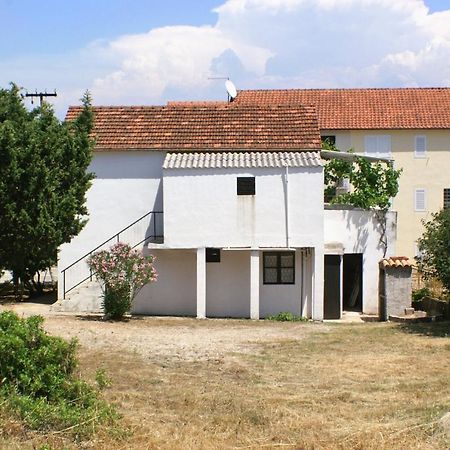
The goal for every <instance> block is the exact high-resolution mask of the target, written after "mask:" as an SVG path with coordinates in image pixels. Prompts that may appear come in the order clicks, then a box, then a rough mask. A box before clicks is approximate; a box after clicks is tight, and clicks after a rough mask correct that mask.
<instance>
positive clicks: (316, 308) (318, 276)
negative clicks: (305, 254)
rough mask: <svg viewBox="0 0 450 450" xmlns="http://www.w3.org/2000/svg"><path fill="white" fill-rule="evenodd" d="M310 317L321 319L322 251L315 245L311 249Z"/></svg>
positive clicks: (321, 248)
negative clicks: (311, 285) (311, 303)
mask: <svg viewBox="0 0 450 450" xmlns="http://www.w3.org/2000/svg"><path fill="white" fill-rule="evenodd" d="M312 257H313V264H312V266H313V288H312V291H313V292H312V293H313V296H312V301H313V305H312V319H313V320H323V283H324V251H323V247H320V246H317V247H315V248H314V251H313V255H312Z"/></svg>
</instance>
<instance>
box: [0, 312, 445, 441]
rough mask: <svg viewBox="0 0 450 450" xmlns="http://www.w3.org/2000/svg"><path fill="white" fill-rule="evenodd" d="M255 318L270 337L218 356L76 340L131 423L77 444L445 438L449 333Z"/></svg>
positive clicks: (85, 365)
mask: <svg viewBox="0 0 450 450" xmlns="http://www.w3.org/2000/svg"><path fill="white" fill-rule="evenodd" d="M166 322H167V323H168V321H167V320H166V319H162V320H161V322H156V321H155V320H149V321H148V322H147V325H146V326H148V327H149V329H152V328H153V327H155V325H156V327H155V329H157V328H159V327H161V326H163V325H161V324H164V323H166ZM177 323H179V324H180V326H185V324H186V323H187V324H191V323H192V321H191V319H186V321H185V320H180V321H179V322H177ZM196 323H197V322H196ZM210 324H211V325H209V323H208V322H207V321H202V322H201V323H200V325H196V327H192V329H191V330H190V332H191V333H193V334H194V333H198V332H199V330H204V329H205V328H207V327H211V328H210V329H211V330H214V331H217V330H218V329H221V330H222V331H223V332H224V333H225V332H227V330H229V327H230V326H232V327H235V329H234V332H236V333H241V334H242V333H245V330H246V329H247V328H246V327H247V325H246V324H245V323H244V322H240V321H236V322H233V321H231V320H230V321H222V322H219V321H211V322H210ZM257 324H258V326H259V327H261V328H262V330H263V331H264V333H262V334H264V335H265V334H268V333H270V335H271V336H272V337H271V338H270V339H267V340H261V341H259V342H258V343H255V342H254V341H252V342H251V343H249V345H248V348H245V349H243V351H242V353H238V352H237V351H236V350H235V351H234V352H233V353H232V354H228V355H225V356H223V355H222V356H220V357H207V358H199V359H196V360H189V359H183V358H182V356H180V355H174V354H172V355H171V356H168V354H164V355H163V354H155V355H152V357H150V358H149V357H148V356H145V357H144V356H143V355H142V354H139V353H135V352H133V350H132V349H130V350H129V351H123V350H120V351H119V349H115V348H114V347H113V345H111V348H108V349H99V348H98V347H96V348H94V347H92V348H88V347H85V348H82V349H81V354H80V358H81V359H80V368H81V370H82V372H83V374H84V376H85V377H87V378H88V379H95V378H96V373H95V366H97V365H99V364H100V365H101V366H102V367H103V368H104V370H106V371H107V373H108V374H110V375H109V376H110V377H111V386H110V387H109V388H108V391H107V392H108V396H109V398H110V400H111V401H113V402H114V403H115V404H117V408H118V410H119V411H120V413H121V414H122V415H123V421H124V426H126V427H127V429H129V430H131V432H130V433H129V434H119V433H116V434H114V435H113V434H112V432H111V431H105V430H103V429H99V428H97V429H96V430H95V433H93V434H92V435H91V436H89V437H87V438H86V440H85V441H83V442H82V443H80V447H83V446H84V447H91V448H96V449H100V450H102V449H110V448H127V449H141V448H147V449H156V448H157V449H181V448H183V449H184V448H186V449H194V448H250V449H260V448H292V449H295V448H305V449H313V448H314V449H327V450H328V449H330V450H333V449H339V450H344V449H345V450H346V449H351V450H352V449H353V450H356V449H358V450H371V449H373V450H375V449H376V450H391V449H397V448H399V449H400V448H401V449H421V450H422V449H424V450H427V449H429V450H431V449H433V450H436V449H442V450H444V449H447V448H449V444H450V443H449V441H448V439H447V437H446V435H445V433H444V430H443V429H442V428H441V427H440V425H439V418H440V417H442V416H443V415H444V413H445V412H447V411H449V403H448V398H449V395H450V390H449V386H448V374H449V373H450V348H449V346H448V339H442V338H432V337H430V336H427V335H424V334H422V333H418V334H415V333H405V332H404V329H403V328H402V326H401V325H399V324H380V323H373V324H372V323H367V324H333V325H332V326H328V325H327V326H322V325H320V326H317V327H316V325H315V324H311V326H307V327H304V326H303V325H300V326H297V325H294V324H277V323H273V322H257ZM103 325H104V324H102V323H99V324H98V326H99V327H101V326H103ZM140 325H141V326H142V327H143V326H144V325H145V322H140ZM429 325H430V326H431V325H433V324H429ZM119 326H120V325H119V324H118V325H117V327H115V328H114V331H115V333H116V330H118V329H119ZM168 326H169V327H175V326H176V325H174V323H172V322H171V323H170V324H168ZM254 326H256V325H253V324H252V327H254ZM208 329H209V328H208ZM287 329H288V330H289V333H288V334H286V332H284V334H283V335H276V332H277V330H287ZM305 330H306V331H305ZM315 330H317V331H315ZM291 331H292V332H291ZM174 334H175V335H176V332H175V333H174ZM199 336H203V334H202V335H200V334H199ZM220 336H221V337H220V339H223V336H222V335H220ZM149 345H150V344H149ZM249 349H251V351H248V350H249ZM9 427H10V428H13V425H9ZM14 436H16V438H15V440H14V441H13V443H15V445H16V447H14V446H13V445H11V447H8V448H30V449H31V448H33V447H32V446H31V444H30V442H25V443H24V441H23V440H22V439H23V438H22V435H21V434H20V431H17V433H16V434H15V435H14ZM33 439H34V440H33V441H32V443H33V445H34V446H35V448H39V445H43V444H44V443H45V442H48V443H49V444H50V445H52V446H53V447H54V448H61V447H62V445H60V444H61V442H60V441H56V440H55V436H53V435H51V434H46V435H45V439H47V441H39V440H38V439H43V438H41V437H34V438H33ZM69 443H70V442H69ZM2 444H4V441H2V437H1V436H0V447H1V446H2ZM81 444H82V445H81ZM4 446H6V445H4ZM6 447H7V446H6ZM67 448H72V447H71V446H70V445H67Z"/></svg>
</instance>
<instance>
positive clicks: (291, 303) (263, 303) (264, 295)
mask: <svg viewBox="0 0 450 450" xmlns="http://www.w3.org/2000/svg"><path fill="white" fill-rule="evenodd" d="M302 267H303V266H302V251H301V250H300V249H299V250H297V251H296V252H295V284H285V285H280V284H275V285H274V284H264V282H263V281H264V279H263V255H262V252H261V257H260V269H261V276H260V288H259V289H260V291H259V295H260V317H261V318H264V317H267V316H272V315H276V314H278V313H279V312H291V313H293V314H296V315H298V316H301V315H303V314H306V312H307V310H306V306H307V305H306V299H305V298H303V299H302V295H303V296H304V293H303V292H302V282H303V289H305V288H306V283H305V280H306V278H307V277H309V278H310V277H311V272H309V273H305V274H304V276H303V278H302ZM302 304H303V310H302Z"/></svg>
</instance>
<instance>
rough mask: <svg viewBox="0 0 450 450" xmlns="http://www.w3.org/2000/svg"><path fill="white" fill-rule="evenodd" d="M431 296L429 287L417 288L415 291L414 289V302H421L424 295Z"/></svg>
mask: <svg viewBox="0 0 450 450" xmlns="http://www.w3.org/2000/svg"><path fill="white" fill-rule="evenodd" d="M430 296H431V291H430V289H429V288H427V287H423V288H420V289H416V290H415V291H413V293H412V300H413V302H419V301H420V300H422V299H423V298H424V297H430Z"/></svg>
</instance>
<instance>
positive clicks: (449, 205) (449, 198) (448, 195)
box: [444, 188, 450, 209]
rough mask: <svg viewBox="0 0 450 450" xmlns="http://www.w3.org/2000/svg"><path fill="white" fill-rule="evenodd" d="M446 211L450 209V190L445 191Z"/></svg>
mask: <svg viewBox="0 0 450 450" xmlns="http://www.w3.org/2000/svg"><path fill="white" fill-rule="evenodd" d="M444 209H450V188H445V189H444Z"/></svg>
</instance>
